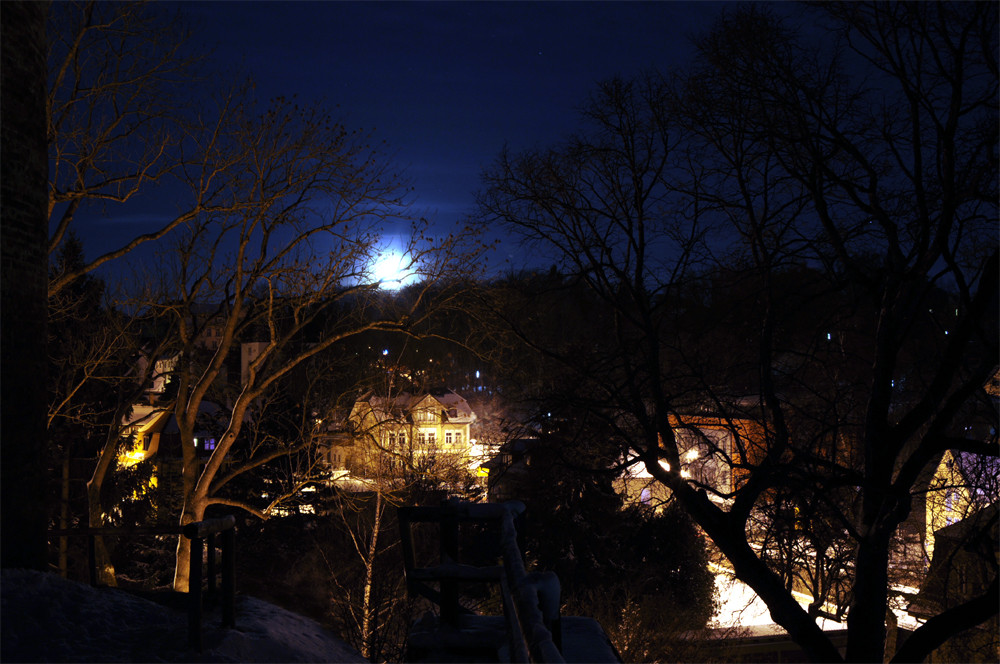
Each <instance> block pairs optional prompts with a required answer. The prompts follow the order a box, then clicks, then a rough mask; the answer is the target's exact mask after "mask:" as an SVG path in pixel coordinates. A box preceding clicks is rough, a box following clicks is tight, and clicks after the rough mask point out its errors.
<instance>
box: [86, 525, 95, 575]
mask: <svg viewBox="0 0 1000 664" xmlns="http://www.w3.org/2000/svg"><path fill="white" fill-rule="evenodd" d="M96 538H97V536H96V535H94V534H93V533H90V534H89V535H87V567H88V568H89V574H90V585H91V587H94V588H96V587H97V539H96Z"/></svg>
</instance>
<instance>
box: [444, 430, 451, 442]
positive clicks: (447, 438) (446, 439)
mask: <svg viewBox="0 0 1000 664" xmlns="http://www.w3.org/2000/svg"><path fill="white" fill-rule="evenodd" d="M444 444H445V445H451V432H450V431H446V432H445V434H444Z"/></svg>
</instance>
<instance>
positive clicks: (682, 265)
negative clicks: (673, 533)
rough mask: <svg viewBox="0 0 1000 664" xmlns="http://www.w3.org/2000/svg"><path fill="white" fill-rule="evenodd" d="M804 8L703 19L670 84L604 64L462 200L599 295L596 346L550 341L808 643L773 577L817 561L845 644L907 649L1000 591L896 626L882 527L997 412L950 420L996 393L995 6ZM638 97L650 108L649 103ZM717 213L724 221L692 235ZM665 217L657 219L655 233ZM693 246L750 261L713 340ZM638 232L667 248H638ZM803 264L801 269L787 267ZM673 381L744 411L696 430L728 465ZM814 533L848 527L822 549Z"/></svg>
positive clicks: (800, 574) (817, 578) (815, 569)
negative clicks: (704, 465) (601, 76)
mask: <svg viewBox="0 0 1000 664" xmlns="http://www.w3.org/2000/svg"><path fill="white" fill-rule="evenodd" d="M808 11H813V12H816V13H817V14H818V15H819V17H820V18H821V19H822V20H825V21H828V23H829V25H832V26H834V27H835V28H836V30H837V31H838V32H836V33H835V34H830V33H827V32H824V31H823V30H821V29H820V28H818V27H814V28H813V29H812V30H813V32H812V33H811V36H810V40H808V41H807V40H805V39H800V38H798V37H797V36H796V35H795V34H794V33H793V32H791V31H790V30H788V29H787V28H785V27H784V26H783V25H782V23H781V21H779V20H777V19H776V18H775V17H773V16H772V15H770V13H768V12H767V11H764V10H760V9H756V8H751V9H745V10H744V9H741V10H738V11H734V12H732V13H729V14H725V15H723V17H722V18H721V19H720V20H719V22H718V24H717V25H716V26H715V28H714V29H713V30H712V31H711V32H709V33H708V34H707V35H706V36H705V37H704V38H703V39H701V40H699V41H698V46H699V49H700V50H699V58H698V60H697V62H696V63H695V65H694V67H693V68H692V70H691V71H690V72H689V73H690V76H689V77H688V78H687V79H686V80H682V81H681V82H680V83H679V84H678V86H677V87H676V88H675V89H674V91H673V92H670V93H664V94H663V96H662V97H661V100H662V101H657V102H655V103H653V104H646V103H644V102H645V100H646V99H648V98H649V97H650V95H649V93H648V90H650V88H651V86H650V84H649V83H648V82H647V81H640V82H638V83H626V82H621V81H615V82H611V83H609V84H605V85H604V86H602V87H601V89H600V93H599V95H598V97H597V99H596V100H595V101H596V103H595V104H594V105H592V106H591V107H590V110H589V112H588V113H587V116H586V117H587V118H588V119H590V120H596V123H594V124H593V125H592V131H591V133H589V134H586V135H582V136H580V137H578V138H574V139H572V140H571V141H570V142H568V143H567V144H565V145H562V146H560V147H559V148H557V149H554V150H551V151H547V152H533V153H526V154H523V155H517V156H511V155H507V154H505V155H503V156H501V158H500V159H499V161H498V162H497V164H496V165H495V166H494V168H493V169H492V170H490V171H489V172H488V173H487V175H486V185H487V189H486V192H485V193H484V195H483V196H482V199H481V203H482V208H483V211H484V214H485V216H487V217H488V218H490V219H497V220H501V221H504V222H507V223H509V224H510V225H512V226H513V227H515V228H519V229H523V230H524V231H525V234H526V235H527V236H528V237H530V238H532V239H536V240H540V241H542V242H544V243H547V244H548V245H549V246H550V247H551V248H553V249H555V250H556V251H558V252H560V254H561V255H562V256H563V257H564V258H565V264H566V265H567V266H570V267H573V268H574V269H575V273H576V274H578V275H579V277H580V278H581V279H583V280H584V281H585V282H586V283H587V284H588V285H590V286H591V288H592V289H593V290H594V291H595V293H597V294H598V295H599V296H600V297H601V298H602V300H603V301H604V302H606V306H607V307H608V311H610V312H611V320H612V321H613V322H612V329H613V331H614V345H613V347H611V348H606V349H601V350H600V352H595V353H594V354H593V355H591V356H590V357H589V358H587V359H588V360H596V359H602V362H601V363H594V362H589V363H583V362H581V361H580V360H581V359H582V358H580V357H576V358H574V357H570V356H562V357H557V359H559V360H561V361H563V362H564V364H566V365H567V366H570V367H572V368H573V370H574V371H576V372H577V373H578V375H579V377H580V385H581V386H582V388H581V393H585V394H587V396H588V397H589V403H590V404H592V410H595V411H598V412H602V413H603V414H604V416H605V417H606V418H607V419H608V420H609V421H612V422H614V423H615V424H616V426H617V427H618V428H619V435H620V439H621V442H622V444H623V446H625V447H628V448H630V449H631V450H632V452H633V454H634V455H636V457H637V458H639V459H641V460H642V462H643V463H644V464H645V466H646V468H647V470H648V472H649V473H650V474H651V475H653V476H654V477H655V478H656V479H658V480H659V481H660V482H662V483H663V484H665V485H667V486H668V487H669V488H670V489H671V490H672V492H673V495H674V496H675V498H676V499H677V500H678V501H679V502H680V503H681V504H682V505H683V506H684V507H685V509H686V510H687V511H688V512H689V513H690V514H691V515H692V516H693V517H694V519H695V520H696V521H697V522H698V523H699V525H700V526H701V528H702V529H703V530H704V531H705V532H706V534H707V535H708V536H709V537H710V538H711V539H712V541H713V542H714V543H715V545H716V546H717V547H718V548H719V550H720V551H721V552H722V553H723V554H724V555H725V557H726V558H727V559H728V561H729V563H730V564H731V565H732V567H733V569H734V570H735V573H736V574H737V576H738V577H739V578H740V579H742V580H743V581H745V582H746V583H747V584H748V585H750V586H751V587H752V588H753V589H754V590H755V591H756V592H757V594H758V595H759V596H760V597H761V598H762V599H763V600H764V602H765V603H766V604H767V605H768V607H769V609H770V611H771V616H772V617H773V619H774V620H775V621H776V622H778V623H779V624H780V625H782V626H783V627H784V628H785V629H787V630H788V632H789V634H790V635H791V636H792V638H793V639H795V640H796V641H797V642H798V643H799V645H800V646H801V647H802V648H803V650H804V651H805V652H806V653H807V655H808V656H809V657H810V659H813V660H816V661H838V660H840V659H841V656H840V654H839V653H838V651H837V649H836V648H835V647H834V646H833V644H832V643H831V642H830V640H829V639H828V638H827V637H826V636H825V635H824V634H823V632H822V630H820V628H819V627H818V626H817V624H816V622H815V621H814V619H813V616H811V615H810V611H809V610H807V609H804V608H802V607H800V606H799V604H798V603H797V602H796V601H795V599H794V597H793V595H792V590H793V589H795V588H801V587H802V586H803V584H806V582H807V581H808V584H806V585H808V586H809V587H810V590H812V591H813V592H815V593H816V595H815V597H816V599H817V600H819V599H821V596H823V595H824V594H825V592H824V591H826V590H827V589H828V588H829V586H830V585H831V584H834V585H840V586H841V588H842V590H840V591H837V592H835V593H834V594H837V595H839V596H840V597H843V598H850V599H849V608H848V612H847V624H848V646H847V659H848V660H850V661H880V660H883V659H886V660H889V659H892V660H894V661H914V660H919V659H922V658H924V657H925V656H927V654H929V652H930V651H931V650H932V649H933V648H934V647H936V646H938V645H940V644H941V643H943V642H944V640H946V639H947V638H948V637H949V636H951V635H953V634H956V633H958V632H960V631H961V630H963V629H966V628H968V627H972V626H974V625H976V624H978V623H979V622H981V621H982V620H983V619H984V618H986V617H988V616H990V615H992V614H995V613H996V612H997V608H998V607H997V597H998V591H997V586H996V583H997V582H996V579H995V577H994V579H993V581H992V582H991V583H992V585H989V586H987V587H983V588H980V589H979V590H980V593H981V594H977V595H975V596H973V597H971V598H970V599H969V600H968V601H966V602H964V603H962V604H960V605H958V606H954V607H952V608H949V609H947V610H945V611H944V612H942V613H941V614H940V615H938V616H936V617H934V618H932V619H930V620H928V621H927V622H926V624H924V625H923V626H921V627H919V628H918V629H917V630H916V632H915V633H914V634H913V635H912V636H911V637H910V639H909V640H908V641H907V642H906V644H904V645H903V646H902V647H900V648H898V650H896V651H895V652H893V651H892V649H891V647H890V648H889V649H888V650H887V639H886V613H887V609H888V597H889V594H890V590H889V588H890V585H891V580H890V576H889V571H890V564H891V562H890V561H891V551H892V542H893V539H894V538H895V537H896V536H898V534H899V532H900V530H901V528H902V527H903V524H904V522H905V520H906V519H907V517H908V516H909V515H910V513H911V510H912V508H913V505H914V500H915V496H916V495H917V494H919V493H920V492H921V491H923V490H924V489H925V488H926V487H925V485H923V484H922V482H921V478H922V477H923V476H925V475H926V473H927V471H928V470H929V469H931V468H933V466H934V464H936V463H937V462H938V460H939V459H940V455H941V454H942V453H944V452H946V451H952V452H961V453H962V454H966V455H971V456H973V457H976V456H978V457H982V458H995V457H996V456H997V454H998V449H997V439H996V434H995V431H996V429H997V427H996V426H995V425H994V427H993V431H994V433H992V434H985V438H982V437H979V438H977V437H976V436H971V435H968V432H969V431H971V430H973V429H974V428H973V427H970V426H969V424H970V423H975V422H986V423H989V422H993V423H995V422H996V419H997V417H996V410H995V405H993V406H991V405H990V404H989V401H988V399H984V398H983V397H984V394H983V386H984V385H985V384H986V383H987V381H988V380H989V379H990V377H991V376H992V375H993V373H994V371H995V367H996V364H997V359H998V355H997V339H996V327H995V318H996V312H997V251H996V246H995V242H992V241H989V242H987V241H986V240H987V238H993V236H994V234H995V226H996V219H997V211H996V200H997V196H996V190H995V186H996V179H997V162H996V157H995V145H996V137H997V129H996V127H997V121H996V120H997V66H996V59H995V54H996V37H997V11H996V7H995V6H989V5H981V4H961V5H956V4H946V5H928V4H921V5H913V4H903V5H888V6H887V5H877V6H869V5H866V4H854V3H852V4H849V5H827V6H824V7H822V8H811V9H809V10H808ZM647 109H649V110H647ZM656 118H662V121H661V122H662V125H663V129H657V130H656V131H650V127H651V126H654V127H655V126H657V125H656V124H655V123H654V122H652V121H651V119H656ZM668 118H669V120H670V122H671V123H673V124H672V126H671V127H670V131H668V130H667V119H668ZM667 136H669V137H671V140H673V141H676V144H674V145H671V144H670V142H669V141H668V140H666V137H667ZM660 146H662V148H663V149H664V150H665V152H666V154H665V155H663V156H660V157H658V159H657V160H651V159H649V157H648V156H649V155H651V154H656V153H654V152H653V150H652V149H651V148H652V147H660ZM656 163H662V166H661V167H659V168H653V167H650V165H651V164H656ZM636 165H641V166H642V168H639V169H637V168H636ZM653 176H656V177H655V179H653ZM650 182H655V183H656V184H657V185H659V186H658V188H655V187H652V186H650V184H649V183H650ZM657 191H659V192H662V193H663V195H662V196H655V195H654V192H657ZM647 203H659V206H658V207H657V206H655V205H647ZM713 228H716V229H720V230H725V231H727V232H726V233H725V234H724V235H722V236H721V237H716V238H713V241H711V242H708V243H706V244H704V245H699V244H698V243H697V242H695V240H698V239H700V237H701V234H702V233H707V232H708V231H709V230H710V229H713ZM656 229H668V230H669V234H668V235H667V237H669V238H670V239H671V240H672V241H673V246H661V247H656V246H655V244H654V243H653V242H651V240H650V238H651V233H653V232H654V230H656ZM706 237H711V236H709V235H706ZM687 240H691V241H687ZM699 248H700V249H701V250H703V252H704V253H705V254H709V253H711V254H714V255H716V256H718V257H719V258H720V259H721V260H724V261H725V265H724V267H725V269H726V270H729V272H730V273H731V274H734V275H736V276H737V279H738V281H739V282H740V283H742V284H745V285H748V286H750V288H749V289H748V290H747V291H746V292H745V294H746V296H747V297H746V298H745V299H744V300H743V301H742V302H741V303H739V304H740V305H741V306H742V308H743V310H744V311H745V312H746V313H747V314H748V316H749V317H748V318H746V319H745V320H744V321H743V322H744V324H743V325H741V326H738V327H734V328H731V329H725V330H721V331H718V330H720V328H719V327H718V326H716V328H715V329H716V330H717V331H718V332H717V333H716V334H715V335H713V336H711V337H708V343H707V344H706V343H704V342H705V338H704V337H702V338H694V337H695V335H694V334H692V335H690V336H687V335H685V334H684V333H683V332H681V331H679V330H682V329H683V328H684V327H685V326H688V327H690V325H691V322H689V321H685V316H688V315H690V317H691V318H692V319H695V320H697V314H698V311H699V309H701V310H702V311H704V310H705V309H704V307H698V306H691V302H692V299H691V297H690V296H691V295H692V292H696V290H695V289H693V288H689V286H690V287H693V286H694V284H693V283H690V284H689V283H686V279H685V278H686V277H688V276H690V274H691V273H690V271H689V269H690V267H691V266H692V261H691V260H690V259H692V258H694V257H696V256H698V255H699V253H698V250H699ZM657 256H660V257H663V256H666V257H669V258H671V259H672V261H671V262H668V263H666V264H665V266H658V267H657V268H652V267H651V266H650V262H651V259H652V258H653V257H657ZM796 269H801V274H806V275H810V276H809V279H811V280H813V281H814V283H813V284H812V285H811V286H809V287H806V285H804V284H803V285H801V287H798V288H793V289H791V290H789V289H788V287H787V285H786V286H782V284H781V280H782V279H787V278H788V276H789V275H793V278H794V273H795V270H796ZM716 273H717V274H720V273H724V270H722V269H717V270H716ZM675 295H677V296H688V299H687V300H684V299H683V298H681V297H677V298H675V299H674V302H673V303H671V302H670V301H669V298H671V297H672V296H675ZM707 304H711V303H707ZM942 304H945V305H946V306H947V307H948V309H947V311H948V318H947V319H943V318H941V312H940V309H939V308H938V307H940V306H941V305H942ZM671 306H673V307H674V310H675V311H676V314H673V315H672V314H670V313H669V310H670V307H671ZM702 315H704V314H702ZM805 316H812V317H813V318H812V319H810V320H804V317H805ZM731 332H739V333H740V334H741V336H739V337H734V336H733V335H732V334H730V333H731ZM713 342H714V346H715V347H714V348H712V347H711V346H712V345H713ZM720 342H723V343H725V344H726V345H721V344H720ZM741 347H742V348H741ZM743 348H746V349H747V350H749V352H746V353H744V352H743ZM543 351H544V349H543ZM706 353H707V354H706ZM549 355H550V356H554V355H555V354H553V353H551V352H550V353H549ZM734 362H740V363H743V364H744V365H745V366H747V367H749V368H751V369H752V372H750V373H749V374H748V375H749V377H750V381H749V382H750V386H751V388H752V391H750V392H749V394H752V395H756V396H755V398H754V399H752V400H751V401H750V402H747V400H746V399H743V400H739V401H737V400H734V399H733V397H734V396H740V393H737V394H736V395H734V394H732V389H731V382H730V381H731V376H732V372H728V371H727V370H726V368H725V365H726V364H727V363H729V364H730V365H732V363H734ZM737 373H740V372H737ZM742 394H743V395H744V396H745V395H746V394H748V392H742ZM692 405H700V406H701V407H711V408H712V409H713V410H714V411H715V412H719V413H721V414H722V415H723V416H724V417H725V418H728V419H729V420H730V421H733V422H735V421H736V420H738V419H746V418H750V419H752V420H754V421H758V422H760V423H761V424H762V426H763V428H764V434H763V436H762V437H761V440H759V441H756V442H755V445H756V449H749V446H748V445H747V444H746V442H745V441H743V442H741V441H739V440H738V439H737V440H736V441H735V443H734V445H735V448H734V449H725V448H724V447H722V446H720V445H714V446H712V445H709V444H708V442H706V446H707V453H709V454H711V455H712V456H713V457H715V458H717V459H718V460H719V462H720V463H725V464H728V465H730V466H731V467H732V468H733V472H734V473H737V471H738V473H739V475H738V476H739V477H740V478H741V480H740V482H735V483H733V484H732V485H729V486H726V487H719V486H713V485H712V484H710V483H708V482H701V481H698V480H697V478H695V477H686V476H685V475H683V474H682V470H683V469H684V468H685V464H684V460H683V459H682V458H681V455H682V454H683V453H684V452H685V446H684V444H683V441H682V440H681V438H682V437H680V436H678V434H677V430H678V427H677V422H678V421H680V422H684V421H685V416H686V415H689V414H690V412H691V408H692ZM688 421H689V422H690V423H691V426H694V427H695V428H696V421H694V420H692V419H691V418H688ZM988 429H989V427H988V426H987V427H986V430H988ZM709 442H710V441H709ZM734 476H736V475H734ZM782 494H784V495H787V496H788V497H789V499H790V500H789V501H788V502H787V503H786V504H787V506H788V507H789V508H791V509H790V511H791V513H790V515H789V518H788V519H786V521H785V523H786V525H787V527H788V528H789V531H788V532H787V533H786V536H785V537H784V539H783V540H781V541H779V540H776V539H774V538H775V537H776V536H777V535H778V534H779V533H778V530H777V528H778V527H779V526H780V519H779V518H777V517H778V514H777V513H775V512H774V511H773V510H772V509H771V508H772V507H773V506H774V505H775V502H774V498H775V496H776V495H782ZM850 495H854V496H857V500H856V501H851V500H848V499H847V497H848V496H850ZM994 499H995V498H994ZM769 510H770V513H768V511H769ZM796 510H797V512H796ZM810 510H811V511H810ZM757 519H760V521H759V522H757V523H759V524H762V525H763V526H764V527H763V529H762V530H761V531H760V532H759V535H762V536H763V537H765V538H767V537H771V538H772V540H771V541H770V543H771V546H769V547H768V548H766V549H762V548H761V546H760V542H759V541H754V534H753V532H751V529H752V528H753V527H754V523H755V520H757ZM796 524H797V525H796ZM803 526H804V527H805V531H804V532H803V531H801V530H800V531H799V532H798V533H795V534H794V536H792V534H791V533H792V529H793V528H795V527H798V528H802V527H803ZM782 542H784V544H782ZM827 543H838V544H840V543H843V544H844V548H843V549H842V550H840V551H839V552H835V555H833V556H832V557H829V558H828V559H824V558H823V556H825V555H826V551H825V550H822V548H823V546H824V545H825V544H827ZM784 545H787V548H786V549H785V550H784V551H782V550H781V546H784ZM796 557H798V558H801V559H802V561H801V562H800V563H799V564H795V558H796ZM845 557H846V558H849V562H845ZM788 563H792V564H791V565H788ZM986 564H993V565H994V566H995V564H996V561H995V560H994V561H986ZM810 576H811V577H812V580H811V581H810V580H809V579H810ZM844 589H846V590H844ZM831 592H832V591H831Z"/></svg>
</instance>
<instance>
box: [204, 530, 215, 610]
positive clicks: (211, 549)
mask: <svg viewBox="0 0 1000 664" xmlns="http://www.w3.org/2000/svg"><path fill="white" fill-rule="evenodd" d="M205 551H206V553H207V554H208V570H207V573H208V590H207V591H206V593H205V597H206V598H207V599H208V601H209V602H215V533H209V534H208V536H207V537H206V538H205ZM213 606H214V604H213Z"/></svg>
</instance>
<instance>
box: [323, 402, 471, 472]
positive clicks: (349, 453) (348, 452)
mask: <svg viewBox="0 0 1000 664" xmlns="http://www.w3.org/2000/svg"><path fill="white" fill-rule="evenodd" d="M475 421H476V414H475V413H474V412H473V410H472V408H471V407H470V406H469V403H468V401H466V400H465V398H464V397H462V396H461V395H459V394H457V393H455V392H453V391H452V390H449V389H444V388H441V389H432V390H430V391H428V392H424V393H418V394H411V393H409V392H401V393H399V394H397V395H394V396H380V395H376V394H374V393H369V394H366V395H365V396H363V397H361V398H360V399H358V400H357V401H356V402H355V403H354V405H353V407H352V408H351V412H350V414H349V415H348V418H347V424H348V430H347V431H346V432H339V433H332V434H330V435H326V436H322V437H321V442H320V445H321V448H322V449H321V451H320V453H321V454H322V455H323V457H324V460H325V462H326V464H327V465H328V466H329V468H330V469H331V471H332V472H333V475H334V478H335V479H343V478H344V477H346V476H347V475H351V476H353V477H355V478H359V477H373V476H375V475H378V474H382V473H388V472H392V471H399V470H404V469H430V468H432V467H435V466H441V467H444V466H447V467H454V468H461V469H467V470H469V471H470V472H474V471H475V469H476V468H478V466H479V465H480V463H481V461H482V460H481V459H480V454H479V451H478V447H477V445H476V444H475V441H474V440H473V439H472V438H471V425H472V423H473V422H475Z"/></svg>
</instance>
